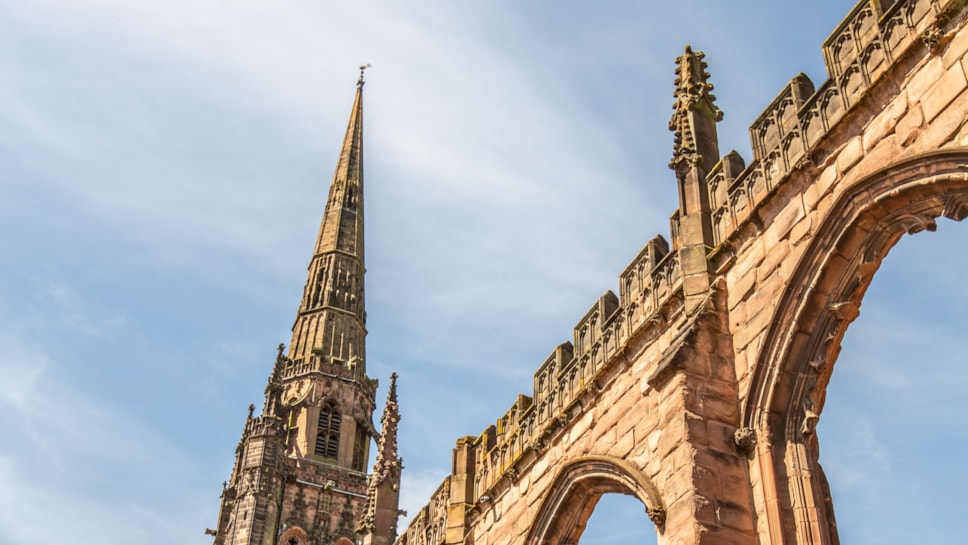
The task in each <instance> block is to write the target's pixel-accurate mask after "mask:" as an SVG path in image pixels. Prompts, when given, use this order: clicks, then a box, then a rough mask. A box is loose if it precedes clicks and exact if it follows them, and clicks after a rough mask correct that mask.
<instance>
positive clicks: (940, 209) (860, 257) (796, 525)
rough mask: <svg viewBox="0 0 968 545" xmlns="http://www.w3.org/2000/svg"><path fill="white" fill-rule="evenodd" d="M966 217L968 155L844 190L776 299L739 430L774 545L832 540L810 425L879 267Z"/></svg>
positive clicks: (889, 171)
mask: <svg viewBox="0 0 968 545" xmlns="http://www.w3.org/2000/svg"><path fill="white" fill-rule="evenodd" d="M941 216H944V217H947V218H950V219H952V220H956V221H960V220H962V219H964V218H965V217H966V216H968V152H966V151H962V150H958V151H942V152H936V153H931V154H925V155H922V156H919V157H915V158H913V159H910V160H907V161H903V162H901V163H899V164H897V165H893V166H891V167H888V168H886V169H883V170H881V171H879V172H877V173H875V174H873V175H871V176H869V177H868V178H866V179H864V180H861V181H859V182H857V183H855V184H853V185H852V186H851V187H850V188H849V189H847V190H846V191H844V192H843V194H841V196H840V197H839V198H838V199H837V201H836V202H835V203H834V205H833V206H832V208H831V209H830V211H829V212H828V214H827V216H826V219H824V220H823V223H822V224H821V225H820V226H819V227H818V229H817V231H816V233H815V235H814V238H813V239H812V241H811V243H810V246H809V247H808V248H807V250H806V251H805V253H804V256H803V257H802V258H801V260H800V262H799V263H798V265H797V267H796V269H795V271H794V273H793V277H792V278H791V280H790V282H789V284H788V285H789V287H788V288H787V290H786V291H785V292H784V293H783V294H782V296H781V298H780V301H779V305H778V308H777V311H776V313H775V315H774V319H773V321H772V323H771V326H770V329H769V331H768V332H767V335H766V338H765V340H764V343H763V347H762V351H761V353H760V356H759V358H758V361H757V365H756V369H755V371H754V376H753V382H752V385H751V388H750V394H749V398H748V400H747V402H746V404H745V406H744V413H743V419H744V425H745V426H747V427H750V428H752V429H753V430H755V432H756V436H757V439H758V443H757V447H756V451H755V453H754V455H753V458H752V465H751V471H752V472H753V473H754V474H755V475H758V478H760V479H763V480H764V481H765V482H767V483H768V486H764V487H762V489H761V490H760V491H759V492H758V493H759V494H760V497H759V498H758V503H760V505H763V506H765V513H763V515H765V517H766V518H767V521H766V523H767V527H768V528H769V529H770V531H771V535H770V541H771V542H772V543H787V544H792V543H815V544H832V545H836V544H837V543H839V537H838V532H837V527H836V522H835V517H834V512H833V505H832V502H831V496H830V489H829V486H828V482H827V478H826V476H825V474H824V471H823V468H822V467H821V466H820V464H819V448H820V447H819V443H818V440H817V434H816V429H815V427H816V424H817V421H818V419H819V416H820V414H821V412H822V410H823V407H824V402H825V399H826V393H827V385H828V383H829V381H830V378H831V373H832V371H833V367H834V363H835V362H836V361H837V359H838V356H839V355H840V351H841V340H842V339H843V337H844V334H845V332H846V330H847V327H848V325H850V323H851V322H853V321H854V319H855V318H856V317H857V316H858V313H859V308H860V303H861V300H862V299H863V297H864V294H865V292H866V290H867V288H868V286H869V285H870V282H871V280H872V278H873V275H874V273H875V272H876V271H877V270H878V268H879V267H880V265H881V261H882V260H883V259H884V257H885V256H886V255H887V253H888V252H889V251H890V250H891V248H892V247H893V246H894V245H895V244H896V243H897V242H898V240H899V239H900V238H901V237H902V236H903V235H904V234H905V233H910V234H915V233H919V232H921V231H934V230H935V229H936V228H937V224H936V219H937V218H939V217H941Z"/></svg>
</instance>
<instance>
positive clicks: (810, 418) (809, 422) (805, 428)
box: [800, 409, 820, 437]
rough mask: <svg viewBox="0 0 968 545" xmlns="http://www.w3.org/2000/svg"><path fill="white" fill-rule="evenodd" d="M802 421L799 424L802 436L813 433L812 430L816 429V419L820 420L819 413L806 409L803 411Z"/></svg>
mask: <svg viewBox="0 0 968 545" xmlns="http://www.w3.org/2000/svg"><path fill="white" fill-rule="evenodd" d="M803 413H804V414H803V422H802V423H801V424H800V434H801V435H803V436H804V437H807V436H810V435H813V432H814V431H815V430H816V429H817V421H818V420H820V415H819V414H817V413H815V412H813V411H811V410H810V409H807V410H805V411H804V412H803Z"/></svg>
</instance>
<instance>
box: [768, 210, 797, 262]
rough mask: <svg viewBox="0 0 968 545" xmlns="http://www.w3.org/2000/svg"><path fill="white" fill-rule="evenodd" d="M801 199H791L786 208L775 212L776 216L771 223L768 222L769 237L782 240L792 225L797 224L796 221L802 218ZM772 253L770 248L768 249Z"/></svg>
mask: <svg viewBox="0 0 968 545" xmlns="http://www.w3.org/2000/svg"><path fill="white" fill-rule="evenodd" d="M803 216H804V211H803V200H802V199H792V200H790V202H789V203H788V204H787V206H786V208H784V209H783V211H782V212H780V213H779V214H777V216H776V218H774V219H773V223H772V224H770V227H769V231H771V232H772V236H771V238H773V237H775V238H776V240H783V239H784V238H786V236H787V235H788V234H789V233H790V230H791V229H793V226H794V225H796V224H797V222H798V221H800V220H801V219H803ZM770 253H772V249H771V250H770Z"/></svg>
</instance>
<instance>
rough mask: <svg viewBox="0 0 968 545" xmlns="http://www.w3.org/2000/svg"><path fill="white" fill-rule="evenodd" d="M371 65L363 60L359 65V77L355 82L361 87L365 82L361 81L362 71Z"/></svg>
mask: <svg viewBox="0 0 968 545" xmlns="http://www.w3.org/2000/svg"><path fill="white" fill-rule="evenodd" d="M372 67H373V65H372V64H370V63H368V62H365V63H363V64H361V65H360V79H359V81H357V82H356V84H357V85H358V86H360V87H362V86H363V84H364V83H366V82H364V81H363V72H365V71H366V69H367V68H372Z"/></svg>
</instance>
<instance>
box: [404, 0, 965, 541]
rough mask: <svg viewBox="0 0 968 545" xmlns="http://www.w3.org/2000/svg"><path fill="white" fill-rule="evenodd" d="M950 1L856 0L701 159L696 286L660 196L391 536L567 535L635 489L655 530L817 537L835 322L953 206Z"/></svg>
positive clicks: (839, 328)
mask: <svg viewBox="0 0 968 545" xmlns="http://www.w3.org/2000/svg"><path fill="white" fill-rule="evenodd" d="M964 4H965V2H964V0H947V1H943V0H865V1H862V2H860V3H859V4H857V5H856V6H855V7H854V8H853V9H852V10H851V11H850V12H849V13H848V14H847V16H846V18H845V19H844V20H843V22H842V23H841V24H840V25H839V26H838V27H837V28H836V29H834V31H833V33H832V34H831V36H830V38H828V39H827V41H826V42H825V43H824V44H823V51H824V57H825V60H826V62H827V68H828V72H829V76H830V77H829V79H828V80H827V81H825V82H823V83H822V84H821V85H820V86H819V87H816V86H815V85H814V84H813V83H812V82H811V81H810V80H809V79H808V78H807V77H806V76H804V75H803V74H800V75H798V76H796V77H795V78H793V80H792V81H791V83H790V84H789V85H787V86H786V87H785V88H784V89H783V90H781V91H780V93H779V94H778V95H777V97H776V99H774V100H773V102H772V103H771V104H770V105H769V106H768V107H767V108H766V110H765V111H764V112H763V114H761V115H760V116H759V117H758V118H757V119H756V120H755V121H754V122H753V124H752V125H751V127H750V138H751V142H752V147H753V157H752V159H751V161H750V162H749V164H748V165H747V164H745V162H744V160H743V159H742V158H741V157H740V156H739V155H738V154H737V153H735V152H730V153H728V154H726V156H725V157H724V158H723V159H722V160H721V161H720V162H719V163H718V164H716V165H712V166H709V168H708V172H707V173H706V175H705V179H704V182H705V183H704V185H702V187H703V188H704V190H705V191H707V192H708V193H707V194H706V195H705V197H706V198H708V205H709V210H708V222H709V223H708V225H709V227H710V229H709V233H708V238H706V239H704V240H703V242H702V244H703V245H704V246H705V248H706V260H707V262H708V263H707V267H706V273H705V274H706V275H707V276H708V279H709V282H708V285H709V286H710V287H709V289H708V290H707V291H706V292H705V294H704V296H703V299H702V300H701V301H700V302H699V304H687V298H686V297H685V296H684V294H683V278H682V276H683V275H682V272H681V263H682V256H683V255H685V254H683V253H682V251H683V250H682V248H681V246H682V245H681V244H680V240H679V238H680V234H679V218H680V211H677V212H676V213H674V214H673V216H672V237H671V240H672V244H671V245H670V244H668V243H667V242H666V241H665V239H663V238H661V237H657V238H656V239H653V240H652V241H650V242H649V243H648V244H647V245H646V246H645V247H644V248H643V249H642V251H641V252H640V253H639V254H638V255H637V256H636V258H635V259H634V260H633V262H632V263H631V264H630V265H629V266H628V267H627V268H626V269H625V271H624V272H622V274H621V276H620V279H619V295H618V296H616V295H614V294H613V293H612V292H607V293H606V294H605V295H603V296H602V297H601V298H600V299H599V300H598V301H597V302H596V303H595V304H594V305H593V306H592V307H591V309H590V310H589V311H588V313H586V315H585V316H584V317H583V318H582V319H581V320H580V321H579V322H578V324H577V325H576V327H575V330H574V338H573V340H572V341H571V342H566V343H564V344H562V345H560V346H559V347H557V348H556V349H555V350H554V351H553V352H552V354H551V355H550V356H549V357H548V359H547V360H546V361H545V362H544V363H543V364H541V365H540V366H538V369H537V372H536V373H535V378H534V388H533V392H532V394H531V395H530V396H526V395H522V396H519V398H518V399H517V400H516V401H515V403H514V404H513V405H512V406H511V408H510V409H509V410H508V411H507V412H506V413H505V414H504V415H503V416H502V417H501V418H499V419H498V420H497V422H496V424H495V425H494V426H492V427H490V428H488V429H487V430H485V431H484V432H483V433H482V434H481V435H479V436H478V437H476V438H465V439H461V440H460V441H459V442H458V448H457V449H456V450H455V460H456V459H458V458H460V457H461V456H466V457H467V459H468V463H465V464H462V465H460V469H459V470H458V465H459V464H456V463H455V470H454V472H453V475H451V476H450V477H448V478H447V479H446V480H445V482H444V483H443V484H442V485H441V487H440V488H439V489H438V490H437V492H436V493H435V494H434V496H433V498H432V499H431V503H430V504H429V505H428V507H426V508H425V509H424V510H422V511H421V512H420V514H419V515H418V516H416V517H415V518H414V520H413V521H412V523H411V526H410V528H409V529H408V530H407V531H406V532H403V533H402V534H401V536H400V538H399V539H398V543H401V544H408V545H437V544H440V543H448V544H451V543H453V544H456V543H474V544H475V545H492V544H493V545H505V544H519V543H528V544H538V543H555V544H558V543H577V539H578V537H579V536H580V534H581V530H582V529H583V527H584V523H585V521H586V520H587V517H588V515H589V514H590V513H591V510H592V509H593V508H594V505H595V502H596V501H597V499H598V497H599V496H600V495H601V494H603V493H606V492H621V493H627V494H632V495H634V496H636V497H638V498H639V499H640V500H642V502H643V503H644V504H645V506H646V508H647V510H648V512H649V515H650V517H651V518H652V520H653V521H654V522H655V523H656V526H657V529H658V532H659V536H660V537H659V543H676V544H679V543H683V544H686V543H717V544H723V543H726V544H746V543H749V544H753V543H762V544H766V543H769V544H780V543H791V544H792V543H838V538H837V535H836V529H835V526H834V524H833V511H832V506H831V505H830V501H829V491H828V490H827V484H826V479H825V477H824V476H823V472H822V469H821V468H820V466H819V465H818V464H817V452H818V445H817V440H816V437H815V434H814V433H813V432H814V426H815V424H816V421H817V419H818V418H819V415H820V413H821V411H822V408H823V398H824V392H825V388H826V384H827V381H828V380H829V377H830V373H831V370H832V367H833V363H834V361H835V360H836V357H837V354H838V352H839V343H840V339H841V338H842V336H843V334H844V332H845V331H846V328H847V326H848V325H849V324H850V322H851V321H852V320H853V319H854V318H855V317H856V316H857V313H858V309H859V305H860V301H861V298H862V296H863V294H864V291H865V290H866V288H867V286H868V285H869V283H870V280H871V278H872V276H873V274H874V272H875V271H876V270H877V268H878V266H879V265H880V262H881V260H882V259H883V257H884V256H885V255H886V253H887V252H888V251H889V250H890V248H891V247H892V246H893V245H894V244H895V243H896V241H897V240H898V238H899V237H900V236H902V235H903V234H905V233H915V232H918V231H920V230H931V229H933V227H934V222H935V221H936V220H935V218H938V217H939V216H945V217H948V218H950V219H954V220H959V221H960V220H961V219H963V218H964V217H965V216H966V215H968V148H966V144H968V125H966V119H968V95H966V89H968V78H966V75H965V74H966V72H965V70H966V68H968V60H966V53H968V29H966V28H965V21H966V18H965V14H964ZM687 53H689V51H688V50H687ZM700 58H701V57H700ZM710 147H712V148H715V147H716V146H710ZM455 482H460V483H464V484H465V485H466V490H464V489H462V490H463V491H462V492H461V494H454V493H453V492H454V483H455Z"/></svg>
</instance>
